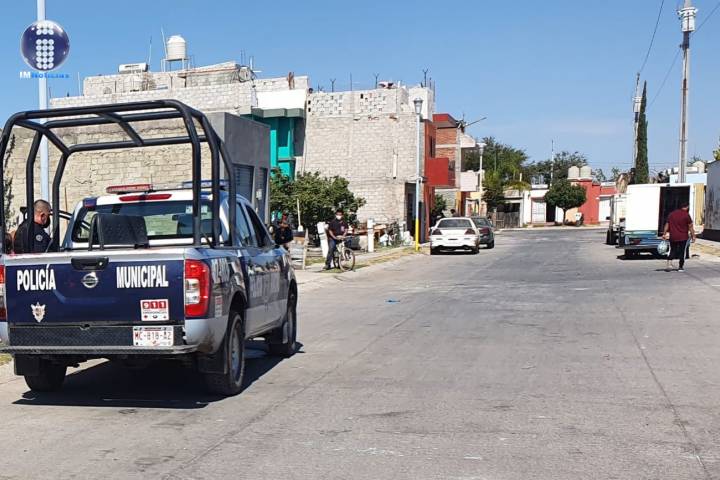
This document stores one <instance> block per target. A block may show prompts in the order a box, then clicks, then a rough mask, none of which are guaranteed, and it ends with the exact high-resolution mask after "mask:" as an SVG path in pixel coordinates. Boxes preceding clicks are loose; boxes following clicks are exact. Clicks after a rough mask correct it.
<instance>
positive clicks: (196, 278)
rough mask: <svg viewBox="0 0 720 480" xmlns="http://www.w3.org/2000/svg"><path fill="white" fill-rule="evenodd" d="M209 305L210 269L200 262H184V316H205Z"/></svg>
mask: <svg viewBox="0 0 720 480" xmlns="http://www.w3.org/2000/svg"><path fill="white" fill-rule="evenodd" d="M209 304H210V269H209V268H208V266H207V264H206V263H205V262H202V261H200V260H185V316H186V317H202V316H205V314H207V310H208V305H209Z"/></svg>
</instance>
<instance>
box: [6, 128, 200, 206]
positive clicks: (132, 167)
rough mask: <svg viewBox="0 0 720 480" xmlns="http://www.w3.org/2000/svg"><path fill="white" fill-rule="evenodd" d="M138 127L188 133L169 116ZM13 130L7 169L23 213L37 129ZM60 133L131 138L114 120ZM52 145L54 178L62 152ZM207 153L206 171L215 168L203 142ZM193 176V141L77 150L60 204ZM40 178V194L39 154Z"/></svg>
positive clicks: (75, 138)
mask: <svg viewBox="0 0 720 480" xmlns="http://www.w3.org/2000/svg"><path fill="white" fill-rule="evenodd" d="M137 130H138V132H139V133H140V134H141V135H142V136H143V137H146V138H152V137H159V136H177V135H181V134H183V133H185V131H184V129H183V128H182V127H181V126H179V125H173V124H169V122H167V121H165V122H147V123H146V124H144V125H143V126H142V127H138V128H137ZM13 133H14V134H15V136H16V145H15V149H14V150H13V152H12V154H11V157H10V162H9V168H8V169H7V170H6V172H5V174H6V175H10V176H11V177H12V179H13V181H12V188H13V194H14V199H13V201H12V202H11V206H12V209H13V211H14V212H15V214H16V215H19V208H20V206H25V204H26V189H25V179H26V175H25V167H26V159H27V154H28V152H29V150H30V145H31V143H32V134H31V133H30V132H29V131H28V130H26V129H21V128H15V129H14V131H13ZM59 136H60V138H61V139H62V140H63V141H64V142H66V143H67V144H75V143H92V142H99V141H112V140H120V139H124V138H125V137H124V136H123V135H122V134H121V133H120V132H119V130H118V129H117V128H116V127H114V126H103V127H92V128H84V129H83V131H82V133H80V132H79V131H77V130H76V131H69V132H68V131H66V132H65V133H64V134H63V135H59ZM49 151H50V180H51V182H52V179H53V177H54V175H55V171H56V168H57V163H58V160H59V157H60V155H59V151H58V150H57V149H55V148H54V147H53V146H52V145H50V147H49ZM201 155H202V157H201V158H202V159H203V176H204V177H207V176H209V174H210V154H209V151H208V149H207V145H203V149H202V152H201ZM191 177H192V174H191V147H190V145H171V146H164V147H148V148H141V149H120V150H106V151H100V152H85V153H77V154H74V155H72V156H71V157H70V159H69V161H68V164H67V167H66V169H65V172H64V175H63V180H62V183H61V188H60V209H61V210H66V211H72V210H73V209H74V208H75V205H76V204H77V202H79V201H81V200H82V199H83V198H85V197H89V196H95V195H101V194H104V193H105V189H106V188H107V187H108V186H110V185H119V184H129V183H153V184H154V185H156V186H178V185H179V184H180V183H181V182H183V181H185V180H190V179H191ZM34 180H35V182H34V183H35V188H34V190H35V191H34V195H35V198H36V199H37V198H39V197H40V159H39V155H38V158H37V160H36V161H35V169H34Z"/></svg>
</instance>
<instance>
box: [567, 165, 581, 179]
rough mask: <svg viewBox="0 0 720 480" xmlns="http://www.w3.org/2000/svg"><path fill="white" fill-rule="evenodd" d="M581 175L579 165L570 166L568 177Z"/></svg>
mask: <svg viewBox="0 0 720 480" xmlns="http://www.w3.org/2000/svg"><path fill="white" fill-rule="evenodd" d="M578 177H580V169H579V168H578V167H570V168H568V178H570V179H575V178H578Z"/></svg>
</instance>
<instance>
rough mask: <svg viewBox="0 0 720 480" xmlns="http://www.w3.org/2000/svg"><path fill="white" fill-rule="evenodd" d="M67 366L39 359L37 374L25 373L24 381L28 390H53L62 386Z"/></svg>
mask: <svg viewBox="0 0 720 480" xmlns="http://www.w3.org/2000/svg"><path fill="white" fill-rule="evenodd" d="M66 372H67V366H65V365H58V364H56V363H52V362H51V361H49V360H40V365H39V366H38V374H37V375H25V383H27V386H28V387H30V390H33V391H36V392H54V391H56V390H59V389H60V387H62V384H63V382H64V381H65V373H66Z"/></svg>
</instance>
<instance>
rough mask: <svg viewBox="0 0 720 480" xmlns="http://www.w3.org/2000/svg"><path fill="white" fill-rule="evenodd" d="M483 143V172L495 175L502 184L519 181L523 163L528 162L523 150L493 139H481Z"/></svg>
mask: <svg viewBox="0 0 720 480" xmlns="http://www.w3.org/2000/svg"><path fill="white" fill-rule="evenodd" d="M483 143H485V151H484V154H483V170H485V172H487V173H496V174H497V178H498V180H499V181H500V182H501V183H502V184H505V183H506V182H509V181H511V180H520V179H521V178H520V177H521V176H522V175H523V172H524V166H525V162H527V160H528V156H527V153H525V151H524V150H521V149H519V148H515V147H512V146H510V145H505V144H503V143H500V142H498V141H497V140H495V138H494V137H486V138H483Z"/></svg>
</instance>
